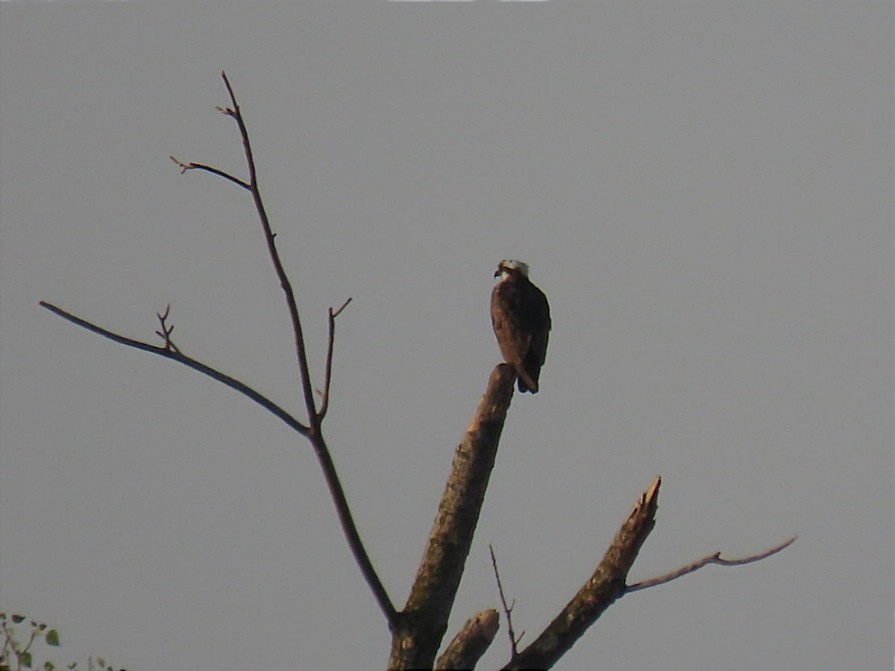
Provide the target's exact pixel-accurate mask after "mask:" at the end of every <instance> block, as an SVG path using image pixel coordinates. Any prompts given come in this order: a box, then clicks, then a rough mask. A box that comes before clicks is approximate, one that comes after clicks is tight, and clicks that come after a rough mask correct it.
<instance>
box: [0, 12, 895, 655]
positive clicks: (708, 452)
mask: <svg viewBox="0 0 895 671" xmlns="http://www.w3.org/2000/svg"><path fill="white" fill-rule="evenodd" d="M892 15H893V7H892V4H891V3H890V2H833V3H829V2H784V3H781V2H763V3H759V2H740V3H711V2H658V3H655V2H652V3H651V2H639V3H597V2H591V3H587V4H579V3H571V2H549V3H512V4H511V3H497V2H486V1H484V0H482V1H479V2H471V3H465V4H462V5H461V4H459V3H437V4H434V3H433V4H421V3H387V2H377V1H374V0H370V1H367V2H363V3H359V2H339V3H335V2H316V3H309V2H305V3H292V4H287V3H273V2H269V3H261V2H256V3H250V2H243V3H234V4H227V3H199V2H179V3H174V2H128V3H123V2H122V3H106V2H102V3H101V2H92V3H88V2H83V3H62V2H58V3H37V2H34V3H31V2H22V3H2V4H0V17H2V24H0V376H2V377H0V381H2V385H0V608H2V609H4V610H6V611H21V612H24V613H27V614H28V615H29V616H31V617H34V618H37V619H39V620H42V621H46V622H50V623H51V624H52V625H54V626H57V627H58V628H59V629H60V631H61V633H62V640H63V646H62V648H61V649H60V650H59V652H58V654H57V655H55V659H56V661H57V662H62V663H66V662H69V661H73V660H76V659H77V660H80V661H81V664H82V665H85V664H86V658H87V655H90V654H93V655H96V654H102V655H106V656H107V657H109V658H111V660H112V661H113V662H114V663H115V664H117V665H121V666H126V667H127V668H128V669H131V670H132V671H139V670H141V669H156V670H162V669H193V670H196V671H202V670H209V671H211V670H218V669H240V668H255V669H275V668H284V669H375V668H382V667H383V666H384V664H385V661H386V659H387V655H388V649H389V640H390V639H389V634H388V631H387V628H386V626H385V622H384V619H383V617H382V616H381V614H380V612H379V611H378V609H377V607H376V604H375V601H374V599H373V597H372V596H371V594H370V592H369V590H368V589H367V587H366V585H365V583H364V582H363V580H362V578H361V576H360V573H359V571H358V569H357V567H356V566H355V565H354V563H353V561H352V559H351V556H350V553H349V551H348V549H347V546H346V543H345V541H344V539H343V537H342V534H341V531H340V529H339V526H338V522H337V519H336V516H335V513H334V510H333V506H332V504H331V502H330V500H329V498H328V495H327V493H326V490H325V485H324V483H323V479H322V476H321V474H320V471H319V468H318V466H317V463H316V461H315V459H314V457H313V454H312V451H311V450H310V448H309V446H308V445H307V443H306V442H304V441H303V440H302V439H301V438H300V437H299V436H297V435H295V434H293V433H292V432H290V431H289V430H288V428H287V427H286V426H285V425H283V424H282V423H280V422H279V421H278V420H277V419H276V418H275V417H273V416H272V415H270V414H268V413H266V412H265V411H264V410H263V409H261V408H259V407H258V406H255V405H253V404H252V403H251V402H249V401H248V400H247V399H245V398H243V397H241V396H239V395H237V394H235V393H234V392H233V391H232V390H230V389H227V388H226V387H223V386H221V385H219V384H217V383H215V382H212V381H210V380H208V379H207V378H203V377H200V376H199V375H197V374H196V373H194V372H193V371H190V370H188V369H186V368H184V367H182V366H178V365H176V364H173V363H171V362H167V361H164V360H161V359H159V358H157V357H152V356H151V355H148V354H145V353H141V352H137V351H134V350H130V349H126V348H124V347H121V346H119V345H115V344H113V343H111V342H109V341H106V340H103V339H101V338H99V337H98V336H96V335H93V334H90V333H88V332H86V331H84V330H81V329H78V328H77V327H75V326H73V325H71V324H69V323H67V322H65V321H63V320H62V319H59V318H58V317H55V316H53V315H51V314H50V313H48V312H46V311H45V310H42V309H41V308H39V307H38V301H39V300H47V301H51V302H54V303H56V304H58V305H60V306H62V307H63V308H66V309H68V310H70V311H73V312H75V313H77V314H79V315H81V316H82V317H84V318H87V319H90V320H94V321H96V322H98V323H100V324H102V325H105V326H107V327H109V328H111V329H114V330H116V331H119V332H121V333H124V334H126V335H129V336H132V337H137V338H143V339H147V340H153V339H155V336H154V335H153V331H154V330H155V328H156V327H157V325H156V323H155V316H154V315H155V312H156V311H159V310H163V309H164V307H165V306H166V305H167V304H169V303H170V304H171V306H172V307H171V314H172V317H171V319H172V320H173V323H174V324H175V325H176V330H175V333H174V335H175V337H176V342H177V344H178V345H179V347H180V348H181V349H182V350H183V351H184V352H185V353H188V354H190V355H191V356H194V357H196V358H199V359H201V360H202V361H205V362H206V363H208V364H210V365H214V366H217V367H220V368H222V369H223V370H225V371H227V372H228V373H230V374H232V375H234V376H236V377H239V378H240V379H242V380H244V381H245V382H247V383H248V384H251V385H253V386H255V387H256V388H258V389H259V390H260V391H262V392H263V393H265V394H267V395H269V396H270V397H272V398H273V399H275V400H276V401H278V402H279V403H281V404H283V405H284V406H287V407H288V408H290V409H293V410H294V411H295V412H296V413H300V412H301V408H302V404H301V402H300V399H299V385H298V375H297V371H296V369H295V366H294V355H293V350H292V346H291V335H290V332H289V327H288V320H287V315H286V310H285V307H284V302H283V300H282V295H281V291H280V289H279V286H278V284H277V281H276V278H275V275H274V273H273V270H272V268H271V266H270V262H269V259H268V258H267V256H266V252H265V248H264V242H263V238H262V236H261V233H260V228H259V225H258V223H257V220H256V218H255V216H254V213H253V209H252V203H251V200H250V198H249V196H248V194H247V193H245V192H243V191H242V190H240V189H238V188H236V187H234V186H233V185H231V184H228V183H226V182H225V181H223V180H221V179H218V178H215V177H213V176H211V175H207V174H200V173H189V174H187V175H181V174H180V173H179V171H178V169H177V167H176V166H175V165H174V164H173V163H171V161H170V160H169V158H168V156H169V155H170V154H174V155H175V156H177V157H178V158H180V159H182V160H195V161H203V162H207V163H212V164H214V165H216V166H218V167H220V168H222V169H225V170H228V171H231V172H234V173H237V174H244V165H243V163H242V154H241V146H240V142H239V138H238V136H237V134H236V129H235V125H234V124H233V122H232V120H231V119H229V118H227V117H224V116H222V115H221V114H219V113H218V112H217V111H215V106H216V105H223V104H226V103H227V98H226V91H225V90H224V87H223V85H222V83H221V80H220V78H219V73H220V71H221V69H226V71H227V72H228V74H229V76H230V78H231V81H232V83H233V85H234V87H235V89H236V92H237V95H238V97H239V100H240V103H241V105H242V109H243V112H244V114H245V118H246V121H247V123H248V126H249V130H250V133H251V134H252V138H253V140H254V143H255V148H256V156H257V161H258V167H259V176H260V180H261V187H262V190H263V194H264V196H265V198H266V202H267V205H268V209H269V213H270V215H271V218H272V221H273V226H274V229H275V230H276V232H277V234H278V237H277V241H278V243H279V245H280V249H281V251H282V255H283V259H284V261H285V263H286V264H287V266H288V269H289V271H290V273H291V275H292V278H293V280H294V284H295V286H296V288H297V292H298V296H299V302H300V308H301V310H302V315H303V317H304V320H305V327H306V331H307V334H308V346H309V350H310V352H311V354H312V357H313V361H312V365H313V373H314V375H315V376H316V380H317V384H318V385H319V383H320V373H321V370H322V363H323V355H324V349H325V330H326V328H325V327H326V308H327V307H328V306H330V305H339V304H341V303H342V302H343V301H344V300H345V299H346V298H348V297H349V296H350V297H353V299H354V300H353V302H352V303H351V305H350V306H349V308H348V309H347V310H346V311H345V312H344V314H343V315H342V316H341V317H340V318H339V322H338V333H337V347H336V361H335V379H334V385H333V399H332V408H331V413H330V415H329V416H328V418H327V423H326V430H327V433H328V437H329V441H330V445H331V447H332V450H333V456H334V459H335V461H336V464H337V466H338V468H339V470H340V473H341V475H342V477H343V479H344V485H345V488H346V490H347V493H348V497H349V499H350V502H351V504H352V506H353V509H354V512H355V514H356V516H357V521H358V524H359V526H360V530H361V533H362V535H363V537H364V539H365V541H366V543H367V545H368V549H369V551H370V554H371V556H372V558H373V561H374V562H375V564H376V566H377V568H378V570H379V572H380V574H381V576H382V579H383V581H384V583H385V585H386V588H387V589H388V591H389V593H390V594H391V597H392V599H393V600H394V601H395V602H396V604H399V605H400V604H403V602H404V600H405V599H406V596H407V593H408V590H409V588H410V585H411V582H412V579H413V575H414V572H415V570H416V566H417V563H418V561H419V558H420V555H421V553H422V550H423V547H424V543H425V539H426V536H427V534H428V531H429V528H430V526H431V523H432V520H433V518H434V514H435V510H436V506H437V503H438V500H439V498H440V496H441V491H442V487H443V484H444V481H445V479H446V477H447V475H448V473H449V469H450V463H451V459H452V456H453V452H454V449H455V447H456V444H457V443H458V442H459V440H460V439H461V437H462V435H463V432H464V430H465V428H466V425H467V423H468V422H469V419H470V418H471V416H472V412H473V410H474V408H475V406H476V403H477V401H478V399H479V397H480V395H481V393H482V391H483V390H484V388H485V383H486V381H487V378H488V375H489V373H490V371H491V369H492V367H493V366H494V364H496V363H497V362H498V361H499V353H498V350H497V346H496V344H495V342H494V338H493V335H492V333H491V328H490V323H489V318H488V297H489V294H490V291H491V286H492V281H493V280H492V274H493V271H494V269H495V267H496V264H497V262H498V261H499V260H500V259H501V258H505V257H513V258H519V259H523V260H525V261H527V262H528V263H529V264H530V265H531V277H532V279H533V280H534V281H535V283H536V284H538V285H539V286H540V287H541V288H542V289H543V290H544V291H545V293H546V294H547V296H548V297H549V299H550V302H551V308H552V314H553V326H554V329H553V333H552V336H551V340H550V351H549V352H548V356H547V363H546V366H545V368H544V370H543V373H542V377H541V393H539V394H538V395H537V396H529V395H525V396H524V397H520V396H517V397H516V398H514V400H513V405H512V407H511V409H510V413H509V416H508V419H507V424H506V427H505V430H504V434H503V440H502V442H501V449H500V452H499V454H498V459H497V464H496V467H495V470H494V473H493V474H492V478H491V487H490V490H489V493H488V496H487V498H486V502H485V506H484V509H483V512H482V518H481V521H480V524H479V530H478V535H477V541H476V543H475V544H474V546H473V548H472V551H471V554H470V556H469V559H468V562H467V571H466V575H465V578H464V582H463V583H462V585H461V589H460V593H459V595H458V599H457V603H456V606H455V609H454V614H453V618H452V621H451V626H450V629H449V632H448V635H447V638H448V639H449V638H450V637H451V636H453V634H454V633H455V632H456V630H457V628H458V627H459V626H460V625H461V624H462V622H463V621H465V620H466V619H467V618H468V617H469V616H470V615H472V614H473V613H474V612H476V611H478V610H481V609H483V608H488V607H498V603H499V602H498V599H497V590H496V587H495V583H494V579H493V576H492V575H491V566H490V560H489V558H488V551H487V544H488V543H492V544H493V545H494V547H495V549H496V552H497V556H498V559H499V561H500V565H501V570H502V579H503V584H504V587H505V589H506V590H507V592H508V594H509V596H510V597H511V598H513V599H515V600H516V608H515V611H514V620H515V622H514V623H515V626H516V629H517V631H518V630H524V631H525V632H526V633H525V637H524V639H523V643H524V642H526V641H531V640H533V639H534V638H535V637H536V636H537V634H538V633H539V632H540V631H541V630H542V629H543V627H544V626H545V625H546V624H547V623H548V622H549V621H550V620H551V619H552V618H553V617H554V615H555V614H556V613H557V612H558V611H559V610H560V609H561V608H562V607H563V605H565V603H566V602H567V601H568V599H569V598H570V597H571V596H572V595H573V594H574V593H575V592H576V591H577V589H578V588H579V587H580V586H581V584H582V583H583V582H584V581H585V580H586V579H587V578H588V577H589V576H590V574H591V572H592V571H593V569H594V566H595V564H596V562H597V561H598V560H599V558H600V557H601V556H602V553H603V551H604V550H605V548H606V546H607V544H608V543H609V541H610V540H611V539H612V536H613V534H614V533H615V531H616V529H617V528H618V525H619V524H620V523H621V521H622V520H623V519H624V518H625V516H626V515H627V514H628V512H629V510H630V508H631V506H632V505H633V504H634V502H635V501H636V499H637V497H638V496H639V494H640V493H641V492H642V491H643V490H644V489H645V488H646V487H647V486H648V485H649V483H650V481H651V480H652V478H653V477H654V476H655V475H658V474H661V475H662V476H663V478H664V482H663V488H662V493H661V495H660V499H659V504H660V508H659V514H658V524H657V526H656V529H655V531H654V532H653V534H652V535H651V536H650V538H649V539H648V541H647V543H646V544H645V546H644V548H643V550H642V552H641V555H640V558H639V560H638V561H637V563H636V564H635V566H634V569H633V571H632V574H631V576H630V578H631V580H640V579H645V578H649V577H652V576H653V575H656V574H659V573H663V572H665V571H668V570H670V569H673V568H676V567H678V566H680V565H682V564H686V563H688V562H690V561H692V560H695V559H697V558H699V557H702V556H704V555H707V554H709V553H712V552H715V551H719V550H720V551H722V552H724V553H725V554H729V555H731V556H738V555H743V554H749V553H753V552H758V551H761V550H763V549H765V548H767V547H769V546H771V545H773V544H775V543H778V542H780V541H783V540H785V539H786V538H788V537H789V536H791V535H795V534H798V535H799V540H798V542H797V543H796V544H795V545H794V546H793V547H791V548H790V549H788V550H787V551H785V552H783V553H781V554H780V555H777V556H775V557H773V558H770V559H768V560H766V561H764V562H760V563H758V564H754V565H750V566H746V567H741V568H726V569H725V568H720V567H707V568H706V569H704V570H703V571H701V572H698V573H696V574H695V575H692V576H689V577H687V578H684V579H682V580H679V581H677V582H674V583H672V584H669V585H666V586H661V587H658V588H655V589H652V590H648V591H645V592H638V593H636V594H632V595H629V596H627V597H625V598H623V599H622V600H621V601H619V602H618V603H617V604H616V605H614V606H613V607H612V608H610V609H609V611H608V612H607V613H606V614H605V615H604V617H603V618H602V619H601V620H600V621H599V622H598V623H597V624H596V625H595V626H594V627H593V628H592V629H591V630H590V631H589V632H588V633H587V634H586V636H585V637H584V638H583V639H582V640H581V641H580V642H579V643H578V644H577V645H576V646H575V648H574V649H573V650H572V651H571V652H570V653H569V654H568V655H567V656H566V657H565V658H564V659H563V660H562V661H561V664H560V666H559V667H558V668H566V669H590V668H603V669H613V670H618V671H642V670H643V669H648V668H664V669H671V670H675V671H677V670H680V671H698V670H703V669H705V670H709V669H712V670H721V671H737V670H743V671H751V670H753V669H770V670H774V669H781V670H782V669H786V670H800V669H805V670H808V669H810V670H811V671H822V670H826V669H828V670H830V671H838V670H841V669H858V668H860V669H888V668H891V664H892V639H893V624H892V613H893V598H892V597H893V535H892V526H893V525H892V522H893V514H892V512H893V496H892V492H893V468H892V466H893V449H892V446H893V441H892V438H893V432H892V410H893V328H892V327H893V295H892V294H893V291H892V288H893V283H892V251H893V244H892V222H893V197H892V191H893V187H892V185H893V167H892V157H893V141H892V137H893V121H892V110H893V97H892V88H893V81H895V74H893V62H895V59H893V52H892V34H893V21H892ZM508 648H509V646H508V643H507V640H506V638H505V634H504V630H502V631H501V633H500V635H499V637H498V638H497V639H496V640H495V642H494V644H493V645H492V649H491V650H490V651H489V653H488V655H487V657H486V658H485V660H484V661H483V663H482V665H481V666H480V668H494V667H496V666H497V665H499V664H500V663H501V662H503V661H505V660H506V659H507V657H508Z"/></svg>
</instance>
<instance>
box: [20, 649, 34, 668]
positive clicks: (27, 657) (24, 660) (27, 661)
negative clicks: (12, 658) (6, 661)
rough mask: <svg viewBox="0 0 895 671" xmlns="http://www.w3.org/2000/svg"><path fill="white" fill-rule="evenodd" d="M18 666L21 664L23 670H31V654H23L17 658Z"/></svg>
mask: <svg viewBox="0 0 895 671" xmlns="http://www.w3.org/2000/svg"><path fill="white" fill-rule="evenodd" d="M19 664H21V665H22V666H24V667H25V668H28V669H30V668H31V653H30V652H23V653H22V656H21V657H19Z"/></svg>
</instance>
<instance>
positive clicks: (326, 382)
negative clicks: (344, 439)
mask: <svg viewBox="0 0 895 671" xmlns="http://www.w3.org/2000/svg"><path fill="white" fill-rule="evenodd" d="M350 302H351V298H350V297H349V298H348V300H347V301H345V302H344V303H342V307H340V308H339V309H338V310H333V309H332V308H330V309H329V342H328V344H327V346H326V370H325V372H324V377H323V393H322V394H321V397H322V398H321V399H320V410H319V411H318V412H317V414H318V415H320V420H321V421H322V420H323V418H324V417H326V412H327V410H329V388H330V382H331V381H332V376H333V346H334V344H335V340H336V317H338V316H339V315H340V314H342V310H344V309H345V308H346V307H348V304H349V303H350Z"/></svg>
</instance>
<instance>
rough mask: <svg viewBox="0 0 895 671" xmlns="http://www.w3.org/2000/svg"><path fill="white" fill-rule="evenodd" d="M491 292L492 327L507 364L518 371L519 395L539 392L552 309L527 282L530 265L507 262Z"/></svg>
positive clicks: (505, 261) (539, 291)
mask: <svg viewBox="0 0 895 671" xmlns="http://www.w3.org/2000/svg"><path fill="white" fill-rule="evenodd" d="M494 277H500V279H499V280H498V282H497V284H495V285H494V289H493V290H492V291H491V325H492V326H493V327H494V335H496V336H497V344H498V345H499V346H500V353H501V354H502V355H503V359H504V361H506V362H507V363H508V364H510V365H511V366H512V367H513V368H515V369H516V376H517V382H518V385H519V391H520V392H526V391H527V392H531V393H532V394H536V393H537V392H538V377H540V375H541V366H543V365H544V358H545V357H546V356H547V338H548V337H549V336H550V306H549V305H548V304H547V297H546V296H545V295H544V292H542V291H541V290H540V289H538V288H537V287H536V286H535V285H534V284H532V283H531V281H530V280H529V279H528V265H527V264H525V263H522V261H514V260H512V259H504V260H503V261H501V262H500V263H499V264H497V272H495V273H494Z"/></svg>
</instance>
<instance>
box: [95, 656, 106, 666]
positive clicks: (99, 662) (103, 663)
mask: <svg viewBox="0 0 895 671" xmlns="http://www.w3.org/2000/svg"><path fill="white" fill-rule="evenodd" d="M96 663H97V664H99V665H100V666H105V665H106V660H105V659H104V658H103V657H97V658H96Z"/></svg>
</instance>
